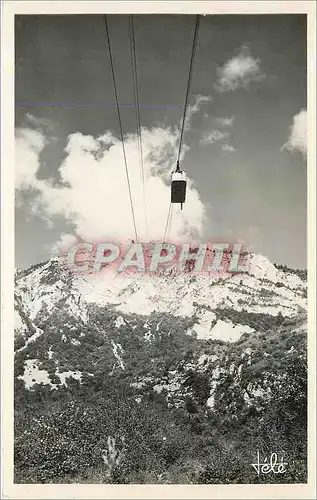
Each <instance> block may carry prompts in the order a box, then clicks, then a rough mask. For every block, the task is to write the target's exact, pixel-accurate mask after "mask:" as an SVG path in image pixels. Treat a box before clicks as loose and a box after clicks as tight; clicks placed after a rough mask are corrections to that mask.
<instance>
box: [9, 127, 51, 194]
mask: <svg viewBox="0 0 317 500" xmlns="http://www.w3.org/2000/svg"><path fill="white" fill-rule="evenodd" d="M16 141H17V144H18V145H19V147H18V148H17V149H16V152H15V186H16V188H17V189H23V188H24V189H36V188H37V186H38V184H39V183H38V180H37V179H36V173H37V171H38V169H39V167H40V163H39V154H40V152H41V151H42V149H43V148H44V145H45V142H46V141H45V138H44V137H43V135H42V134H40V132H37V131H36V130H30V129H26V128H22V129H18V130H17V132H16Z"/></svg>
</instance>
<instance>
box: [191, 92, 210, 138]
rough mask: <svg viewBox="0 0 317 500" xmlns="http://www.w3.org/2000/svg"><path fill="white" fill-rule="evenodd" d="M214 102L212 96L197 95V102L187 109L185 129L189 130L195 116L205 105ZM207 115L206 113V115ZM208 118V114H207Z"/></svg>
mask: <svg viewBox="0 0 317 500" xmlns="http://www.w3.org/2000/svg"><path fill="white" fill-rule="evenodd" d="M209 102H212V97H210V96H205V95H200V94H199V95H197V96H195V101H194V103H193V104H191V105H189V106H188V108H187V113H186V121H185V127H186V129H188V128H189V126H190V122H191V120H192V118H193V116H194V115H195V114H196V113H198V111H200V109H201V107H202V105H203V104H206V103H209ZM205 114H206V113H205ZM207 116H208V114H207Z"/></svg>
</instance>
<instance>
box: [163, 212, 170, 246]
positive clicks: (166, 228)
mask: <svg viewBox="0 0 317 500" xmlns="http://www.w3.org/2000/svg"><path fill="white" fill-rule="evenodd" d="M171 212H172V203H170V206H169V209H168V214H167V220H166V224H165V231H164V238H163V243H165V241H166V235H167V230H168V227H169V222H170V217H171Z"/></svg>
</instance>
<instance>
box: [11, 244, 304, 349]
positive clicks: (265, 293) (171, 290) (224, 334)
mask: <svg viewBox="0 0 317 500" xmlns="http://www.w3.org/2000/svg"><path fill="white" fill-rule="evenodd" d="M305 290H306V282H305V281H303V280H302V279H301V278H299V277H298V276H297V275H295V274H291V273H285V272H283V271H281V270H279V269H276V268H275V266H274V265H273V264H272V263H271V262H270V261H269V260H268V259H267V258H266V257H264V256H262V255H255V254H252V255H251V256H250V269H249V272H248V273H241V274H239V275H229V274H227V275H225V276H220V278H215V277H208V276H204V275H193V274H192V273H183V274H177V275H175V276H173V277H170V276H169V275H168V274H164V273H160V274H157V275H155V276H152V275H149V274H143V275H142V274H137V273H134V274H130V275H118V274H113V273H112V274H111V273H102V274H97V275H89V276H80V275H71V274H70V272H69V271H68V270H65V269H63V268H61V267H58V265H57V262H56V260H51V261H49V262H47V263H44V264H42V265H40V266H38V267H36V268H35V269H34V270H33V271H31V272H22V273H21V272H20V273H19V275H18V276H17V277H16V296H17V300H18V301H19V309H21V308H22V310H23V311H24V313H25V314H26V316H27V317H29V318H30V320H34V319H35V318H36V316H37V315H38V314H39V313H40V314H47V315H50V314H54V312H55V310H65V311H67V312H68V313H69V314H70V315H72V316H74V317H75V318H80V319H81V321H83V322H84V323H85V322H87V321H88V312H87V306H88V304H92V303H96V304H97V305H110V304H111V305H112V306H114V307H115V309H116V310H117V311H118V313H121V314H138V315H142V316H147V315H150V314H151V313H153V312H158V313H159V312H161V313H169V314H171V315H174V316H178V317H191V316H193V315H196V316H197V322H196V325H195V327H194V329H193V330H192V331H193V332H194V333H195V335H197V337H198V338H200V339H219V340H225V341H227V342H234V341H236V340H238V339H239V338H240V336H241V335H242V334H243V333H245V332H249V331H250V329H248V327H246V326H245V325H233V324H231V323H230V322H224V321H218V322H217V323H216V324H214V323H215V321H216V315H215V311H216V310H217V309H219V308H220V309H223V308H230V309H235V310H236V311H242V309H244V310H245V311H247V312H252V313H265V314H270V315H274V316H276V315H277V314H278V313H279V312H280V313H281V314H283V316H293V315H295V314H297V313H298V311H299V309H301V308H302V309H306V308H307V300H306V299H305V298H304V296H303V295H304V294H303V292H304V291H305ZM43 311H44V312H43ZM15 321H16V329H17V331H22V332H23V331H25V330H26V329H27V327H26V326H25V324H24V321H23V319H22V317H21V314H20V312H19V310H18V307H17V308H16V317H15ZM124 322H125V321H124V319H123V317H122V316H121V315H120V314H119V315H118V317H117V319H116V320H115V326H116V327H117V328H118V329H119V328H120V327H121V326H122V325H124Z"/></svg>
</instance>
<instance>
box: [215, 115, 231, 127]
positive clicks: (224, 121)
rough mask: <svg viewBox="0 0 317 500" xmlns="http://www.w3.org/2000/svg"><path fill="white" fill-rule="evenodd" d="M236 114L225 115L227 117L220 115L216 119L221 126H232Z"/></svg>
mask: <svg viewBox="0 0 317 500" xmlns="http://www.w3.org/2000/svg"><path fill="white" fill-rule="evenodd" d="M233 120H234V116H230V117H229V116H225V117H219V118H216V119H215V121H216V123H218V124H219V125H220V126H221V127H231V126H232V124H233Z"/></svg>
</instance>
